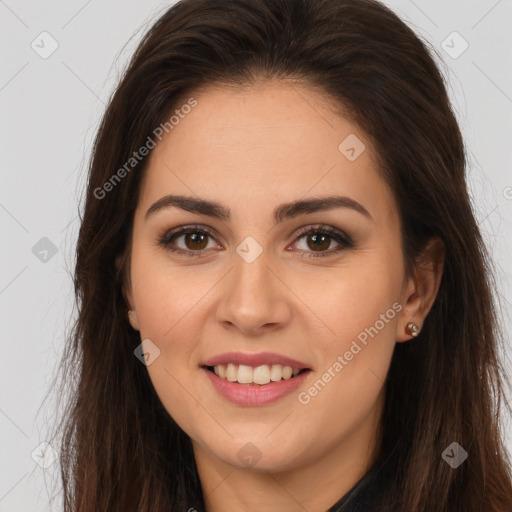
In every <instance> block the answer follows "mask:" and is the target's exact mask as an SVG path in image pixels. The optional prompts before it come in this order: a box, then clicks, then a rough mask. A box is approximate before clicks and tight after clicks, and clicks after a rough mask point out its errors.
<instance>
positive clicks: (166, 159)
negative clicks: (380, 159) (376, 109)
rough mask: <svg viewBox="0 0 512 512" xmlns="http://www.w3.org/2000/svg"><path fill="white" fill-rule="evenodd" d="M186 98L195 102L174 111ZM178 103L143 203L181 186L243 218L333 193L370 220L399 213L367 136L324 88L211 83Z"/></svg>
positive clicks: (155, 157) (154, 158) (150, 172)
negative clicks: (367, 214)
mask: <svg viewBox="0 0 512 512" xmlns="http://www.w3.org/2000/svg"><path fill="white" fill-rule="evenodd" d="M191 97H192V98H194V100H195V101H197V105H196V106H194V108H192V109H188V108H187V109H183V111H181V110H180V105H181V104H182V103H183V104H185V103H187V101H188V100H189V98H191ZM182 103H179V104H177V105H176V106H175V110H176V109H177V110H178V111H179V112H178V114H179V113H181V115H179V117H178V116H177V117H175V121H176V120H177V121H178V122H175V123H174V124H173V126H172V128H171V129H170V130H169V132H168V133H165V132H164V135H163V138H162V140H161V141H160V142H158V143H157V145H156V147H155V148H154V149H153V151H152V154H151V157H150V160H149V164H148V167H147V169H146V172H145V176H144V180H143V182H142V189H141V194H140V199H139V205H141V207H144V206H146V208H147V207H148V206H149V204H150V203H151V202H153V201H156V200H157V199H159V198H160V197H161V196H163V195H165V194H171V193H173V194H180V193H181V194H185V195H197V196H199V197H201V198H206V199H212V200H214V201H216V202H220V203H222V204H226V205H229V207H230V210H231V211H232V213H233V216H238V217H239V218H240V220H246V219H247V218H249V217H251V218H254V216H255V215H259V214H261V215H262V216H263V215H265V214H266V215H268V214H269V212H270V210H272V208H273V206H274V205H275V204H278V203H282V202H287V201H294V200H297V199H299V198H305V197H312V196H323V195H329V194H333V193H338V194H340V195H344V196H349V197H352V198H353V199H355V200H357V201H359V202H361V203H362V204H363V205H364V206H365V207H366V208H367V209H368V210H369V211H370V213H371V214H372V216H373V217H374V218H381V219H382V220H385V221H389V220H392V219H390V217H392V216H394V215H396V208H395V205H394V199H393V196H392V193H391V191H390V190H389V189H388V187H387V185H386V184H385V182H384V180H383V179H382V178H381V176H380V175H379V173H378V171H377V165H378V164H377V158H376V153H375V150H374V148H373V147H372V143H371V142H370V140H369V139H368V137H367V135H366V134H365V133H364V132H363V131H362V130H361V129H360V128H359V127H358V126H357V125H356V124H354V123H353V122H351V121H350V120H349V119H348V118H347V117H346V116H343V115H340V108H339V106H338V105H337V104H336V103H335V102H334V101H333V100H331V99H330V98H329V97H328V96H327V95H324V94H322V93H320V92H319V91H316V90H313V89H310V88H307V87H305V86H301V85H299V84H297V83H287V82H284V81H274V82H265V83H261V84H258V85H254V86H248V87H244V88H233V87H220V86H218V87H209V88H205V89H202V90H200V91H196V92H195V93H191V94H190V95H189V96H187V97H185V98H184V99H183V100H182ZM184 112H188V113H186V114H185V113H184ZM171 114H172V113H171Z"/></svg>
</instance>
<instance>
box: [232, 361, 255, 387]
mask: <svg viewBox="0 0 512 512" xmlns="http://www.w3.org/2000/svg"><path fill="white" fill-rule="evenodd" d="M252 373H253V372H252V368H251V367H250V366H245V364H241V365H239V366H238V373H237V375H236V376H237V379H236V380H237V381H238V382H240V384H250V383H251V382H252Z"/></svg>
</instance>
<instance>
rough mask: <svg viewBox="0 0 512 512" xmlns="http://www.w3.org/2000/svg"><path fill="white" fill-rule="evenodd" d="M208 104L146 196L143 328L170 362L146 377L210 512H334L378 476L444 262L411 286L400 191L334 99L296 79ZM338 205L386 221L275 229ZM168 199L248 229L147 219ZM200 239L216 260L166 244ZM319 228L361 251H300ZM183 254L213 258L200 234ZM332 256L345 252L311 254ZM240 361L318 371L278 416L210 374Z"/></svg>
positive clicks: (196, 113)
mask: <svg viewBox="0 0 512 512" xmlns="http://www.w3.org/2000/svg"><path fill="white" fill-rule="evenodd" d="M191 96H193V97H194V98H195V99H196V100H197V101H198V105H197V106H196V107H195V108H194V109H192V111H191V112H190V113H189V114H188V115H187V116H186V117H185V118H184V119H182V120H180V123H179V124H177V125H176V126H175V127H174V129H173V130H172V131H170V132H169V134H167V135H165V137H164V138H163V140H162V141H161V142H159V143H158V144H157V146H156V148H155V149H154V150H153V152H152V154H151V157H150V160H149V165H148V167H147V169H146V173H145V176H144V179H143V182H142V184H141V190H140V196H139V202H138V207H137V210H136V213H135V219H134V227H133V238H132V245H131V249H130V251H131V252H130V259H131V261H130V269H129V282H128V283H127V284H126V289H125V294H126V298H127V301H128V303H129V305H130V307H131V310H132V311H133V314H132V319H131V324H132V326H133V328H134V329H137V330H140V335H141V340H144V339H147V338H149V339H150V340H151V341H152V342H153V343H154V344H155V345H156V346H157V347H158V348H159V349H160V355H159V356H158V357H157V358H156V359H155V360H154V361H153V362H152V363H151V364H149V365H148V366H147V370H148V372H149V375H150V378H151V381H152V383H153V385H154V388H155V390H156V392H157V394H158V396H159V398H160V400H161V401H162V403H163V404H164V406H165V408H166V409H167V411H168V412H169V413H170V414H171V415H172V416H173V417H174V419H175V420H176V421H177V423H178V424H179V425H180V426H181V428H182V429H183V430H184V431H185V432H186V433H187V434H188V435H189V436H190V437H191V439H192V443H193V448H194V454H195V458H196V462H197V466H198V471H199V476H200V479H201V483H202V486H203V491H204V495H205V503H206V510H207V511H208V512H220V511H222V512H230V511H233V512H234V511H237V512H239V511H256V510H267V511H270V512H273V511H279V512H288V511H289V512H292V511H299V510H300V511H303V510H308V511H317V512H320V511H325V510H326V509H327V508H328V507H330V506H332V505H333V504H334V503H335V502H336V501H337V500H339V499H340V498H341V496H343V495H344V494H345V493H346V492H348V491H349V490H350V489H351V488H352V487H353V485H354V484H355V483H356V482H357V481H358V480H359V479H360V478H361V477H362V476H363V475H364V474H365V473H366V471H367V470H368V469H369V468H370V466H371V465H372V463H373V462H374V460H375V456H376V449H377V439H378V437H377V434H378V432H379V421H380V418H381V413H382V405H383V398H384V394H383V386H384V381H385V379H386V374H387V371H388V368H389V364H390V360H391V356H392V353H393V349H394V346H395V343H397V342H403V341H406V340H410V339H411V338H412V336H411V335H410V334H407V332H406V330H405V328H406V325H407V323H408V322H414V323H416V324H417V325H419V326H421V325H423V322H424V319H425V317H426V315H427V314H428V311H429V310H430V308H431V306H432V303H433V301H434V299H435V296H436V294H437V291H438V287H439V282H440V278H441V273H442V257H440V256H439V254H440V253H439V251H437V252H436V251H431V253H432V254H434V253H435V254H437V255H438V256H436V258H434V256H428V255H427V256H428V258H430V259H428V260H427V263H429V264H428V265H424V266H419V265H418V266H417V268H416V272H415V276H414V277H410V278H407V277H406V276H405V270H404V262H403V259H402V251H401V223H400V219H399V216H398V212H397V207H396V203H395V200H394V197H393V195H392V191H391V190H389V188H388V187H387V185H386V184H385V182H384V181H383V179H382V178H381V177H380V175H379V174H378V172H377V163H376V154H375V151H374V149H373V147H372V145H371V142H370V140H369V139H368V137H367V136H366V135H365V133H364V132H362V131H361V129H360V128H359V127H358V126H356V125H355V124H353V123H352V122H350V120H348V119H347V118H345V117H343V116H342V115H340V114H339V112H337V111H336V106H335V104H334V103H333V102H332V101H331V100H330V99H329V97H327V96H325V95H323V94H321V93H320V92H319V91H315V90H313V89H311V88H308V87H306V86H301V85H299V84H297V83H293V84H292V83H290V82H286V81H262V82H259V83H258V84H256V85H251V86H250V87H246V88H238V89H233V88H227V87H212V86H210V87H208V88H206V89H203V90H201V91H198V92H197V94H194V95H191ZM350 134H355V135H357V137H358V138H359V139H360V140H362V141H363V142H364V143H365V145H366V149H365V150H364V151H363V152H362V153H361V154H360V156H359V157H358V158H357V159H356V160H354V161H350V160H349V159H348V158H346V156H345V155H344V154H342V152H341V151H340V150H339V149H338V146H339V144H340V143H341V142H342V141H343V140H344V139H345V138H346V137H347V136H348V135H350ZM333 193H338V194H340V195H344V196H348V197H350V198H352V199H354V200H356V201H358V202H359V203H361V204H362V205H363V206H364V207H365V208H366V209H367V210H368V212H369V213H370V214H371V216H372V219H373V220H370V219H368V218H366V217H365V216H364V215H362V214H361V213H359V212H357V211H355V210H352V209H349V208H336V209H333V210H330V211H323V212H316V213H310V214H302V215H300V216H299V217H297V218H294V219H289V220H286V221H284V222H283V223H282V224H276V223H275V221H274V220H273V218H272V215H271V213H272V211H273V209H274V208H275V207H276V206H277V205H279V204H281V203H287V202H291V201H295V200H298V199H305V198H311V197H318V196H324V195H331V194H333ZM167 194H183V195H190V196H194V197H200V198H204V199H208V200H213V201H216V202H218V203H221V204H222V205H224V206H225V207H227V208H229V209H230V211H231V219H230V220H229V221H223V220H219V219H214V218H212V217H209V216H207V215H204V214H197V213H191V212H187V211H184V210H181V209H178V208H176V207H168V208H164V209H161V210H159V211H157V212H155V213H154V214H152V215H149V216H148V217H147V218H145V214H146V211H147V210H148V208H149V207H150V206H151V205H152V204H153V203H154V202H155V201H157V200H158V199H160V198H161V197H163V196H165V195H167ZM190 224H199V225H200V227H203V226H205V227H209V228H210V229H211V230H212V231H213V233H214V238H211V237H207V243H206V242H205V243H204V245H203V246H202V247H204V248H202V249H199V250H200V251H202V253H201V254H200V256H199V257H194V258H188V257H186V256H182V255H178V254H175V253H172V252H170V251H168V250H166V249H165V248H164V247H163V246H161V245H159V244H158V241H159V237H160V236H161V235H162V234H164V233H165V232H168V231H169V230H171V229H173V228H177V227H179V226H188V225H190ZM318 225H321V226H325V227H330V226H332V227H334V228H336V229H338V230H341V231H343V232H345V233H347V234H348V235H349V236H351V237H352V239H353V240H354V247H352V248H342V250H341V251H339V252H336V253H335V252H333V250H334V249H336V247H339V246H340V245H339V244H338V242H336V241H335V240H334V239H332V238H331V239H330V240H331V242H330V244H329V242H328V241H327V243H326V244H325V245H324V246H323V248H321V249H316V252H315V246H314V244H313V243H311V238H312V236H311V235H309V236H308V235H305V236H302V237H301V238H300V239H298V238H297V236H296V233H297V231H298V229H299V228H300V227H303V226H312V227H318ZM248 236H251V237H253V238H254V239H255V240H256V241H257V242H258V243H259V245H260V246H261V248H262V253H261V255H260V256H259V257H258V258H257V259H256V260H255V261H253V262H252V263H247V262H246V261H245V260H244V259H243V258H241V257H240V256H239V255H238V253H237V252H236V248H237V247H238V246H239V244H240V243H241V242H242V241H243V240H244V239H245V238H246V237H248ZM308 240H309V243H308ZM328 240H329V239H328ZM173 243H174V246H177V247H179V248H181V249H184V250H186V249H188V250H189V251H191V252H192V251H193V250H196V252H197V251H198V249H196V247H197V244H196V245H194V243H193V241H191V240H190V239H188V241H187V238H186V237H185V236H183V235H182V236H178V238H175V239H174V242H173ZM435 243H436V241H433V242H432V245H431V247H434V246H435ZM287 249H288V250H287ZM301 251H302V252H301ZM321 251H323V252H324V253H327V252H329V251H330V252H331V254H330V255H328V256H325V257H319V258H316V259H314V258H308V257H307V254H306V255H305V254H304V253H308V254H313V255H314V254H317V253H318V252H321ZM394 303H398V304H399V305H401V311H400V312H398V313H396V315H395V316H394V318H392V319H390V320H389V321H388V322H387V323H385V326H384V327H383V328H382V329H381V330H379V332H378V334H377V335H375V336H374V337H373V338H371V337H369V338H368V343H367V345H366V346H364V347H363V348H362V350H361V351H360V352H358V353H357V355H355V356H354V357H353V359H352V360H351V361H349V362H348V364H347V365H346V366H344V368H343V369H342V370H341V371H339V372H338V373H336V376H335V377H333V378H332V379H331V381H330V382H329V383H328V384H327V385H326V386H325V387H324V388H323V389H322V390H321V391H320V392H318V394H317V395H316V396H314V397H312V398H311V401H310V402H309V403H308V404H302V403H300V402H299V400H298V393H299V392H301V391H307V390H308V388H310V387H311V386H312V385H313V383H314V382H316V381H317V380H318V379H319V378H321V377H322V374H324V373H325V372H326V371H327V369H328V368H329V367H332V365H333V363H334V362H335V361H336V360H337V357H338V356H339V355H343V354H344V353H345V352H346V351H347V350H348V349H349V348H350V346H351V344H352V342H353V340H356V338H357V336H358V334H360V333H361V332H362V331H364V330H365V328H369V327H370V326H374V325H375V323H376V321H377V320H379V318H381V317H380V315H381V314H383V313H385V312H386V311H387V310H389V309H390V308H391V307H392V305H393V304H394ZM228 351H243V352H247V353H256V352H260V351H272V352H277V353H280V354H283V355H287V356H289V357H292V358H295V359H298V360H299V361H302V362H305V363H306V364H307V366H308V367H310V368H312V369H313V371H312V372H310V374H309V376H308V378H307V380H306V382H305V383H304V385H303V386H301V388H300V389H299V390H298V391H297V392H293V393H291V394H290V395H288V396H286V397H284V398H281V399H280V400H278V401H277V402H275V403H272V404H268V405H264V406H253V407H244V406H239V405H235V404H233V403H231V402H228V401H227V400H225V399H224V398H223V397H222V396H220V395H219V394H218V393H217V391H216V390H215V389H214V388H213V387H212V385H211V383H210V382H209V380H208V379H207V376H206V375H204V373H203V370H201V369H200V367H199V366H200V365H201V364H202V363H203V362H204V361H205V360H206V359H208V358H210V357H212V356H214V355H217V354H222V353H224V352H228ZM249 442H250V443H252V444H254V445H255V446H256V447H257V450H258V453H259V455H260V459H259V460H258V461H257V463H256V464H255V465H253V466H250V467H248V466H247V465H245V464H244V463H243V462H242V461H241V460H240V459H239V458H238V456H237V454H238V452H239V450H240V449H241V448H243V447H244V446H245V445H246V444H247V443H249Z"/></svg>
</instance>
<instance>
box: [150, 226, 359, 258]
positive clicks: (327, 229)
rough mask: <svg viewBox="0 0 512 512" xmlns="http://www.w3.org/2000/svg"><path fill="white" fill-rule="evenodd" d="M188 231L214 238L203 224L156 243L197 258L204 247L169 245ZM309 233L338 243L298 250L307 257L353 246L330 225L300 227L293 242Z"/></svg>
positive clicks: (168, 234)
mask: <svg viewBox="0 0 512 512" xmlns="http://www.w3.org/2000/svg"><path fill="white" fill-rule="evenodd" d="M189 233H201V234H206V235H208V236H210V237H211V238H215V237H214V234H213V233H212V231H210V230H209V229H208V228H206V227H204V226H185V227H183V228H179V229H177V230H174V231H168V232H166V233H165V234H164V235H163V236H161V237H160V238H159V240H158V245H160V246H162V247H164V248H165V249H166V250H168V251H171V252H173V253H176V254H179V255H181V256H185V257H189V258H197V257H200V256H201V253H202V252H204V249H201V250H197V251H190V250H184V249H179V248H176V247H172V246H171V242H172V241H174V239H175V238H178V237H180V236H182V235H186V234H189ZM310 233H314V234H320V235H328V236H329V237H330V238H332V239H333V240H334V241H335V242H337V243H338V244H339V246H338V247H336V248H335V249H334V250H333V249H331V250H329V251H321V252H318V253H315V252H314V251H303V250H299V252H300V253H302V254H308V253H309V254H308V255H307V256H306V257H308V258H324V257H326V256H332V255H334V254H338V253H339V252H340V251H342V250H344V249H351V248H353V247H354V242H353V240H352V238H351V237H349V236H348V235H347V234H345V233H343V232H342V231H339V230H337V229H335V228H333V227H331V226H309V227H306V228H303V229H300V230H299V232H298V233H297V235H296V238H295V240H294V242H293V243H296V242H297V241H298V240H300V239H301V238H302V237H303V236H304V235H308V234H310Z"/></svg>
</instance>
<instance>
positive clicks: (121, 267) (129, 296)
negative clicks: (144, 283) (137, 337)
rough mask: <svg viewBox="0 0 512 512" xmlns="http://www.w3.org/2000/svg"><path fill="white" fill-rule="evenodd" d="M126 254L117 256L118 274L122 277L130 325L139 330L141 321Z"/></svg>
mask: <svg viewBox="0 0 512 512" xmlns="http://www.w3.org/2000/svg"><path fill="white" fill-rule="evenodd" d="M127 263H128V262H127V261H126V257H125V255H122V256H117V257H116V260H115V266H116V274H117V275H118V276H119V278H120V279H121V283H122V284H121V291H122V294H123V297H124V299H125V301H126V305H127V311H126V316H127V319H128V321H129V322H130V325H131V326H132V327H133V329H135V330H136V331H138V330H139V321H138V319H137V311H136V310H135V303H134V300H133V291H132V283H131V279H130V274H129V265H127Z"/></svg>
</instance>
